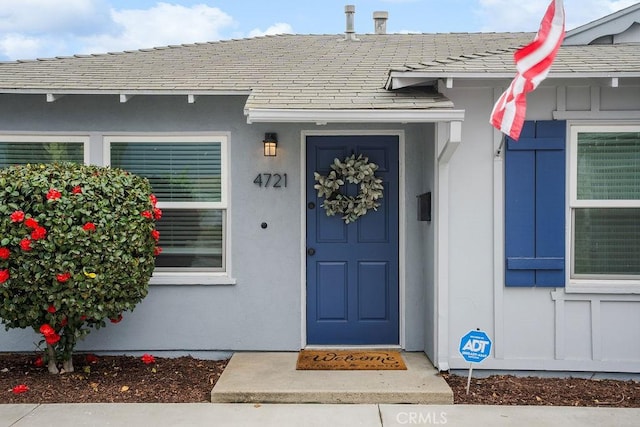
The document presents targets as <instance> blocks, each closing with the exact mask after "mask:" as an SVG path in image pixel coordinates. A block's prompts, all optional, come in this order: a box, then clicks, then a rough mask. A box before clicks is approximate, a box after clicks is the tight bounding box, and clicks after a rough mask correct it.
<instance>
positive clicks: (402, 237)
mask: <svg viewBox="0 0 640 427" xmlns="http://www.w3.org/2000/svg"><path fill="white" fill-rule="evenodd" d="M345 135H392V136H397V137H398V150H399V151H398V163H399V165H398V167H399V170H398V192H399V194H398V197H399V198H398V204H399V206H398V300H399V301H398V304H399V307H398V321H399V331H398V332H399V338H400V342H399V345H398V347H399V348H405V346H406V304H405V302H404V298H405V295H406V275H405V274H403V272H405V271H406V248H405V246H406V233H407V230H406V227H407V221H406V218H405V217H406V206H405V204H406V195H405V191H406V188H405V187H406V185H405V178H406V173H405V169H406V163H405V162H406V156H405V145H406V144H405V133H404V130H377V131H376V130H352V129H351V130H331V131H310V130H304V131H302V132H301V134H300V139H301V149H300V171H301V173H300V175H301V177H302V178H301V179H300V194H301V199H302V200H301V213H300V224H301V229H300V236H301V244H300V248H301V251H300V252H301V260H300V271H301V274H300V276H301V277H300V283H301V288H300V292H301V294H300V295H301V310H300V312H301V313H302V316H301V317H302V319H301V320H302V325H301V334H300V335H301V337H300V339H301V340H300V346H301V348H307V286H306V282H307V242H306V240H307V239H306V236H307V228H306V227H307V186H306V180H307V161H306V160H307V137H308V136H345ZM323 347H325V348H326V347H327V346H323ZM343 347H344V346H343ZM369 347H371V346H369ZM375 347H378V348H380V347H384V348H392V347H393V346H391V345H389V344H386V345H381V346H375ZM310 348H311V347H310ZM336 348H337V347H336ZM346 348H351V346H350V347H346ZM354 348H355V347H354Z"/></svg>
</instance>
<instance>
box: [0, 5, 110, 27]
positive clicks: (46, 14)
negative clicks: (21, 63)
mask: <svg viewBox="0 0 640 427" xmlns="http://www.w3.org/2000/svg"><path fill="white" fill-rule="evenodd" d="M109 26H110V18H109V5H108V4H107V3H106V2H105V1H104V0H16V1H10V0H2V1H0V33H19V34H30V35H36V34H58V35H62V34H76V35H79V34H87V33H88V32H94V31H103V30H105V29H106V28H108V27H109Z"/></svg>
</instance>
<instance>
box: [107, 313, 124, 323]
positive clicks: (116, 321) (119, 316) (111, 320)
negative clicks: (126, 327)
mask: <svg viewBox="0 0 640 427" xmlns="http://www.w3.org/2000/svg"><path fill="white" fill-rule="evenodd" d="M121 320H122V314H118V317H115V318H113V319H109V321H110V322H111V323H120V321H121Z"/></svg>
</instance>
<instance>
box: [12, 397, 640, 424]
mask: <svg viewBox="0 0 640 427" xmlns="http://www.w3.org/2000/svg"><path fill="white" fill-rule="evenodd" d="M638 420H640V408H633V409H610V408H575V407H551V406H480V405H331V404H329V405H317V404H264V405H263V404H238V403H235V404H217V403H214V404H212V403H185V404H182V403H173V404H160V403H148V404H144V403H128V404H127V403H123V404H119V403H95V404H57V405H6V404H5V405H0V427H9V426H11V427H36V426H37V427H46V426H52V427H57V426H65V427H68V426H71V427H82V426H92V427H102V426H111V427H113V426H140V427H142V426H154V427H164V426H217V427H226V426H230V427H234V426H238V427H252V426H261V427H289V426H290V427H294V426H295V427H307V426H308V427H316V426H317V427H328V426H331V427H341V426H345V427H354V426H367V427H391V426H430V425H439V426H442V425H446V426H455V427H457V426H473V427H478V426H498V427H501V426H514V427H515V426H518V427H544V426H562V427H590V426H593V427H596V426H597V427H607V426H611V427H613V426H616V427H626V426H634V427H635V426H637V425H638Z"/></svg>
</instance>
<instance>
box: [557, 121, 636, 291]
mask: <svg viewBox="0 0 640 427" xmlns="http://www.w3.org/2000/svg"><path fill="white" fill-rule="evenodd" d="M567 128H568V129H567V141H568V142H567V147H568V153H567V175H568V177H567V195H568V197H567V199H568V200H567V201H568V206H567V212H566V224H567V226H566V234H565V260H566V261H565V289H566V292H569V293H578V294H580V293H603V294H640V278H638V277H637V276H630V277H629V278H628V279H625V278H624V277H623V276H605V275H602V277H598V275H588V276H585V275H582V276H581V275H575V274H574V272H573V271H574V260H573V255H574V253H575V250H574V236H573V234H574V209H575V208H588V207H595V208H607V207H608V208H639V207H640V200H580V199H578V189H577V187H578V183H577V181H578V179H577V170H578V134H579V133H581V132H640V126H638V125H636V124H629V123H615V122H604V121H603V122H598V123H593V124H586V123H582V122H579V123H568V126H567Z"/></svg>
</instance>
